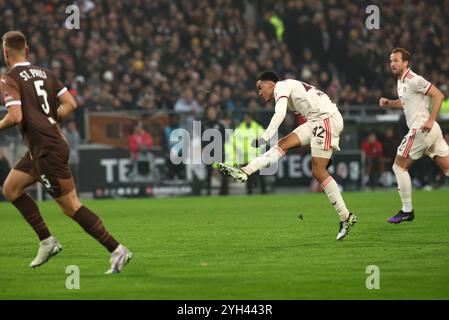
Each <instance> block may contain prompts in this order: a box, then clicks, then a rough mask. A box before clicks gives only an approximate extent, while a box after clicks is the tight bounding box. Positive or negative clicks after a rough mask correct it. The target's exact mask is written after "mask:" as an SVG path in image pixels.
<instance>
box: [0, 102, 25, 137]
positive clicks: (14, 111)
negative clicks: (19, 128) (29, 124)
mask: <svg viewBox="0 0 449 320" xmlns="http://www.w3.org/2000/svg"><path fill="white" fill-rule="evenodd" d="M21 122H22V106H20V105H12V106H10V107H8V113H7V114H6V116H5V117H4V118H3V119H2V120H1V121H0V131H1V130H3V129H6V128H9V127H12V126H14V125H16V124H18V123H21Z"/></svg>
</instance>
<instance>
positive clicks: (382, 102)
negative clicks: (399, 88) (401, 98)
mask: <svg viewBox="0 0 449 320" xmlns="http://www.w3.org/2000/svg"><path fill="white" fill-rule="evenodd" d="M389 102H390V100H388V99H387V98H380V100H379V106H381V107H386V106H388V104H389Z"/></svg>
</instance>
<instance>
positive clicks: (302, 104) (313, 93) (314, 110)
mask: <svg viewBox="0 0 449 320" xmlns="http://www.w3.org/2000/svg"><path fill="white" fill-rule="evenodd" d="M283 97H284V98H287V99H288V104H287V106H288V109H289V110H290V111H292V112H294V113H296V114H301V115H303V116H305V117H306V118H307V119H309V120H312V119H325V118H329V117H330V116H331V115H333V114H334V113H335V112H337V111H338V108H337V106H336V105H335V103H333V102H332V101H331V99H330V98H329V96H328V95H327V94H325V93H324V92H322V91H321V90H319V89H317V88H315V87H314V86H312V85H310V84H307V83H305V82H302V81H298V80H293V79H287V80H283V81H278V82H277V83H276V86H275V88H274V101H275V102H276V103H277V101H278V100H279V99H281V98H283Z"/></svg>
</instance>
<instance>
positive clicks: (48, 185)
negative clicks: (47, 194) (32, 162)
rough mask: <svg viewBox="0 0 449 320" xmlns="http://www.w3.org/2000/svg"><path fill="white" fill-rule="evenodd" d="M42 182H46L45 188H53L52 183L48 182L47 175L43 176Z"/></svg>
mask: <svg viewBox="0 0 449 320" xmlns="http://www.w3.org/2000/svg"><path fill="white" fill-rule="evenodd" d="M41 180H42V181H43V182H44V187H45V188H47V189H50V188H51V183H50V181H48V179H47V177H46V176H45V174H43V175H41Z"/></svg>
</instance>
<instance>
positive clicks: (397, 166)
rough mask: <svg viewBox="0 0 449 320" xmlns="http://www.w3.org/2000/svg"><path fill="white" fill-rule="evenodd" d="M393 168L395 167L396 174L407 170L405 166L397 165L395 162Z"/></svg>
mask: <svg viewBox="0 0 449 320" xmlns="http://www.w3.org/2000/svg"><path fill="white" fill-rule="evenodd" d="M392 169H393V172H394V173H395V174H396V173H400V172H404V171H407V169H406V168H403V167H401V166H399V165H397V164H396V163H394V164H393V167H392Z"/></svg>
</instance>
